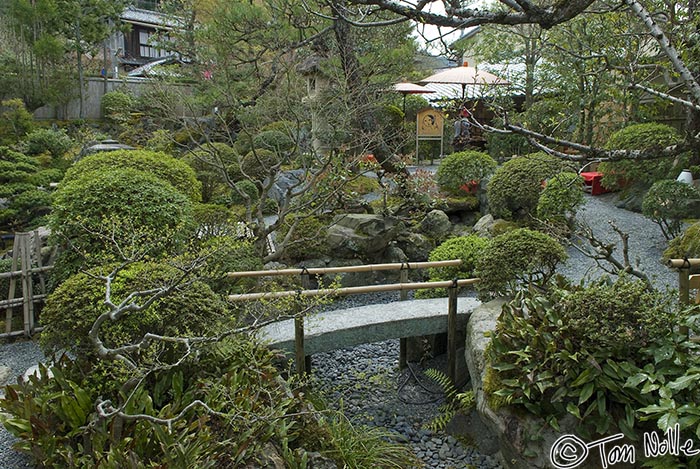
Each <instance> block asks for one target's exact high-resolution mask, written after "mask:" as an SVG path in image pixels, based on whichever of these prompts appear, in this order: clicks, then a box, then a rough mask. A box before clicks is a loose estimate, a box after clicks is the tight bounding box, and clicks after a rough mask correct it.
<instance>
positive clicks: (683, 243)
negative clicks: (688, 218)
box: [663, 222, 700, 261]
mask: <svg viewBox="0 0 700 469" xmlns="http://www.w3.org/2000/svg"><path fill="white" fill-rule="evenodd" d="M663 257H664V260H665V261H668V260H669V259H683V258H685V257H687V258H689V259H692V258H697V257H700V222H697V223H693V224H692V225H690V226H689V227H688V228H687V229H686V230H685V231H684V232H683V234H681V235H680V236H678V237H676V238H674V239H672V240H671V242H670V243H668V248H666V250H665V251H664V256H663Z"/></svg>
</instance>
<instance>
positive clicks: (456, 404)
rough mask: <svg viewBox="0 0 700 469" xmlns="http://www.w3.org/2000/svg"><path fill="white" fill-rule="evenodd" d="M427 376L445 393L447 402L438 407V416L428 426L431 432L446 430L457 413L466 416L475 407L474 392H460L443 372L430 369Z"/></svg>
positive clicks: (426, 371)
mask: <svg viewBox="0 0 700 469" xmlns="http://www.w3.org/2000/svg"><path fill="white" fill-rule="evenodd" d="M425 376H427V377H428V378H430V379H431V380H433V381H434V382H435V383H437V384H438V386H440V387H441V388H442V390H443V392H444V393H445V402H444V403H443V404H442V405H440V407H438V412H439V414H438V416H437V417H435V418H434V419H433V420H432V421H431V422H430V423H429V424H427V425H426V428H428V429H429V430H431V431H433V432H438V431H441V430H444V429H445V427H446V426H447V424H448V423H449V422H450V420H452V417H454V416H455V415H456V414H457V413H462V414H465V413H467V412H470V411H471V410H472V409H473V408H474V407H475V405H476V404H475V400H474V391H472V390H471V389H470V390H468V391H464V392H458V391H457V388H456V387H455V385H454V384H453V383H452V380H451V379H450V378H449V377H448V376H447V375H446V374H445V373H443V372H442V371H440V370H436V369H434V368H429V369H427V370H425Z"/></svg>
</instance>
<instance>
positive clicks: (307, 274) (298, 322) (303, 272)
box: [228, 259, 479, 383]
mask: <svg viewBox="0 0 700 469" xmlns="http://www.w3.org/2000/svg"><path fill="white" fill-rule="evenodd" d="M461 263H462V261H461V260H460V259H454V260H448V261H435V262H411V263H409V262H402V263H392V264H366V265H357V266H347V267H324V268H309V269H307V268H303V267H302V268H301V269H279V270H256V271H247V272H229V273H228V276H229V277H235V278H244V277H266V276H283V275H299V276H301V286H302V289H301V290H288V291H280V292H265V293H248V294H240V295H229V297H228V298H229V300H231V301H255V300H262V299H276V298H288V297H313V296H333V295H355V294H360V293H373V292H386V291H400V292H401V296H400V299H401V300H402V301H403V300H406V299H407V298H408V291H409V290H419V289H433V288H446V289H447V292H448V311H447V374H448V376H449V377H450V379H451V380H452V382H453V383H454V382H455V379H456V370H457V348H458V347H457V294H458V292H459V288H461V287H464V286H468V285H473V284H474V283H476V282H478V281H479V279H478V278H471V279H454V280H451V281H444V282H413V283H409V282H408V271H409V270H412V269H425V268H435V267H449V266H458V265H460V264H461ZM382 270H400V271H401V277H400V283H393V284H386V285H366V286H361V287H344V288H335V289H333V288H327V289H315V290H312V289H310V288H309V285H310V283H311V282H310V280H311V276H312V275H325V274H337V273H351V272H375V271H382ZM294 350H295V351H294V356H295V362H296V372H297V373H298V374H300V375H302V374H304V373H306V372H308V371H309V370H310V368H311V366H310V365H311V361H310V357H309V356H307V355H306V353H305V351H304V315H303V314H297V315H295V317H294ZM406 354H407V342H406V338H405V337H402V338H400V350H399V367H401V368H403V367H405V366H406Z"/></svg>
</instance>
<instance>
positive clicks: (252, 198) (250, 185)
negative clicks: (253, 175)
mask: <svg viewBox="0 0 700 469" xmlns="http://www.w3.org/2000/svg"><path fill="white" fill-rule="evenodd" d="M234 185H235V188H234V189H231V190H230V195H229V196H228V197H222V200H223V201H225V202H226V204H227V205H246V204H247V203H253V204H254V203H255V202H257V201H258V200H259V199H260V192H259V190H258V187H257V186H256V185H255V183H254V182H253V181H250V180H248V179H243V180H242V181H238V182H236V184H234ZM243 194H246V195H247V196H248V197H249V199H246V197H245V196H244V195H243Z"/></svg>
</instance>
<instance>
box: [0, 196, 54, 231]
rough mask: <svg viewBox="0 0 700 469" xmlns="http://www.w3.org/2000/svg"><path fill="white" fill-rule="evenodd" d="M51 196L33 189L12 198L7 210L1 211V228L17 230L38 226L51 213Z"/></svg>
mask: <svg viewBox="0 0 700 469" xmlns="http://www.w3.org/2000/svg"><path fill="white" fill-rule="evenodd" d="M50 206H51V194H50V193H49V192H47V191H45V190H40V189H31V190H26V191H23V192H20V193H19V194H17V195H15V196H13V197H12V199H11V201H10V204H9V206H8V207H7V208H6V209H0V226H9V227H11V228H13V229H15V230H19V229H20V228H30V227H32V226H38V224H39V221H43V219H42V218H41V216H42V215H45V214H46V213H48V211H49V207H50Z"/></svg>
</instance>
